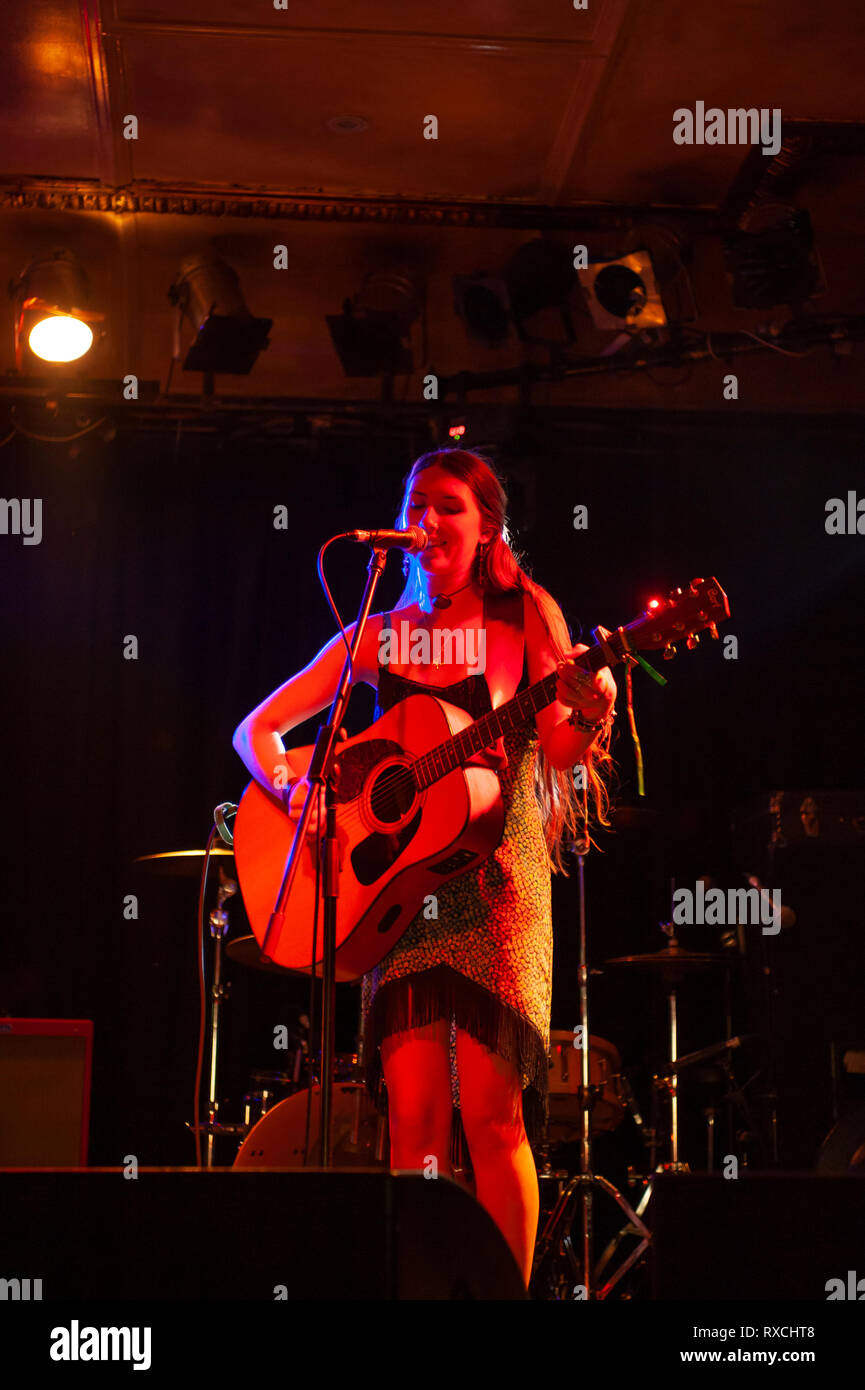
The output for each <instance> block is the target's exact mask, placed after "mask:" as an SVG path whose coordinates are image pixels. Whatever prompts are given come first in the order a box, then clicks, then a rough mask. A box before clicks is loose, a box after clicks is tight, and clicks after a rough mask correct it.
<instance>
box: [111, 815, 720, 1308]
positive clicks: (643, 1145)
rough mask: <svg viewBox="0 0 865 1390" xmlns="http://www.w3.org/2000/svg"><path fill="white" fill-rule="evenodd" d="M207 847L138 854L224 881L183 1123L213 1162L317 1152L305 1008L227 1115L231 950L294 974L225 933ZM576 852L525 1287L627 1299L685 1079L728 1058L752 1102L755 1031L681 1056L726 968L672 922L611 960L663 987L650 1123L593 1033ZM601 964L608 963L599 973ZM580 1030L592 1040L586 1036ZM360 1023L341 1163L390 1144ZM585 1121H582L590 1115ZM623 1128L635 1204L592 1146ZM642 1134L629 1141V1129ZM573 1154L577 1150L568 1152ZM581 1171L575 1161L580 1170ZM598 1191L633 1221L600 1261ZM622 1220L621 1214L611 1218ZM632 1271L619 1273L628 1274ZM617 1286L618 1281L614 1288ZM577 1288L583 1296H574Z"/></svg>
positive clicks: (350, 1066)
mask: <svg viewBox="0 0 865 1390" xmlns="http://www.w3.org/2000/svg"><path fill="white" fill-rule="evenodd" d="M212 838H213V837H211V842H210V843H209V844H208V847H207V849H206V850H188V851H181V852H177V853H164V854H156V855H146V856H142V857H141V858H140V859H138V860H137V861H136V862H137V863H139V864H141V865H142V867H144V868H145V869H147V870H149V871H152V872H157V873H161V874H171V875H181V876H190V877H191V876H196V877H200V876H201V873H202V867H203V864H204V861H205V860H206V859H208V858H211V859H212V858H215V859H216V860H217V862H218V865H219V879H220V887H219V891H218V895H217V904H216V907H215V908H214V909H213V911H212V912H211V914H210V917H209V926H210V934H211V937H212V940H213V950H212V968H211V971H210V980H211V986H210V1004H211V1018H210V1023H211V1027H210V1087H209V1096H208V1106H207V1119H206V1120H205V1121H204V1122H203V1123H200V1124H199V1123H198V1122H197V1117H196V1124H193V1123H192V1122H189V1121H187V1128H189V1129H191V1130H196V1129H197V1130H198V1131H200V1132H203V1133H204V1134H205V1135H206V1136H207V1147H206V1159H205V1166H207V1167H212V1166H213V1165H214V1144H215V1141H216V1140H218V1139H225V1140H230V1141H231V1145H232V1147H234V1146H235V1145H236V1154H235V1156H234V1158H233V1162H232V1166H234V1167H237V1168H253V1167H259V1168H283V1167H284V1168H295V1167H304V1166H307V1165H308V1164H310V1163H312V1164H315V1163H316V1162H317V1154H318V1143H319V1135H320V1127H321V1077H320V1075H319V1074H318V1068H317V1055H318V1054H317V1052H316V1049H315V1047H314V1046H311V1041H312V1039H311V1030H310V1025H309V1019H308V1017H307V1016H306V1015H305V1014H299V1015H298V1018H297V1025H296V1029H295V1031H294V1033H293V1034H292V1035H291V1037H290V1039H289V1041H290V1043H291V1044H292V1046H291V1047H290V1048H289V1049H288V1050H287V1052H286V1067H285V1069H284V1070H278V1071H275V1070H269V1071H261V1070H259V1071H253V1072H251V1073H250V1077H249V1089H248V1091H247V1092H246V1094H245V1095H244V1096H243V1118H242V1120H236V1121H233V1122H231V1121H225V1120H224V1119H223V1118H222V1117H221V1114H220V1102H219V1100H218V1098H217V1097H218V1086H217V1074H218V1067H219V1035H220V1021H221V1011H222V1008H223V1007H224V1005H225V1003H226V1000H227V998H228V997H229V991H230V982H229V984H225V983H224V982H223V964H224V960H223V956H225V957H227V959H228V960H229V961H230V962H231V963H232V964H234V965H236V966H239V967H241V968H242V969H245V970H254V971H264V972H267V973H271V974H273V973H275V974H278V975H282V976H286V977H293V978H294V979H297V976H296V975H295V974H294V972H292V971H288V970H284V969H283V968H282V967H281V966H278V965H274V964H273V963H272V962H270V961H268V960H266V959H265V958H264V957H262V955H261V952H260V950H259V946H258V942H257V940H256V938H255V937H254V936H241V937H238V938H236V939H234V940H232V941H228V942H227V943H226V942H225V937H226V935H227V930H228V912H227V908H226V904H227V903H228V901H229V900H230V898H231V897H232V896H233V895H234V894H235V893H236V892H237V883H236V881H235V880H234V879H233V878H232V877H230V875H229V873H227V872H226V868H228V869H231V868H232V867H233V856H232V854H231V850H230V849H229V848H226V847H223V846H219V845H217V846H215V847H213V846H212ZM571 848H572V850H573V851H574V852H575V853H576V858H577V864H578V876H579V885H580V914H579V915H580V924H579V925H580V966H579V970H580V999H581V1024H580V1025H579V1028H575V1029H571V1030H570V1031H567V1030H565V1031H562V1030H553V1031H551V1033H550V1046H549V1054H548V1055H549V1087H548V1091H549V1115H548V1123H547V1126H546V1133H545V1135H544V1138H543V1140H542V1141H541V1142H540V1143H538V1144H536V1145H535V1146H534V1152H535V1159H536V1163H537V1168H538V1178H539V1185H540V1191H541V1223H540V1226H539V1233H538V1239H537V1244H536V1249H535V1261H534V1270H533V1274H532V1283H531V1286H530V1289H531V1292H532V1293H533V1296H535V1297H539V1298H545V1299H563V1298H573V1297H578V1298H579V1297H582V1298H587V1297H589V1298H606V1297H609V1296H610V1295H611V1293H612V1292H613V1290H614V1289H615V1290H616V1296H618V1297H625V1298H628V1297H631V1296H632V1294H631V1292H630V1291H629V1290H630V1282H629V1280H627V1279H626V1276H627V1275H629V1274H631V1273H632V1272H637V1271H639V1270H641V1269H642V1268H643V1267H644V1265H645V1253H646V1250H647V1248H648V1246H649V1243H650V1241H651V1231H650V1229H649V1227H648V1226H647V1225H646V1223H645V1221H644V1220H643V1217H644V1215H645V1213H646V1209H647V1206H648V1204H649V1202H650V1199H651V1193H652V1183H653V1180H654V1177H655V1175H656V1174H657V1173H661V1172H688V1171H689V1166H688V1165H687V1164H683V1163H681V1162H680V1161H679V1118H678V1080H679V1078H680V1077H681V1076H682V1075H683V1073H685V1072H687V1071H689V1070H690V1069H692V1068H700V1067H704V1066H705V1065H706V1064H707V1063H710V1062H711V1063H714V1064H715V1066H716V1067H718V1066H719V1065H720V1067H721V1069H722V1071H723V1072H724V1074H725V1077H726V1081H727V1094H726V1095H725V1096H724V1098H723V1099H724V1100H725V1101H726V1102H727V1103H728V1104H731V1105H734V1106H735V1105H736V1104H740V1105H741V1106H742V1107H743V1109H746V1107H745V1105H744V1099H743V1097H742V1093H741V1091H737V1090H736V1087H735V1083H734V1079H733V1075H732V1066H731V1056H732V1054H733V1052H734V1051H735V1050H736V1049H737V1048H739V1047H740V1046H741V1045H742V1044H743V1042H745V1041H747V1039H745V1038H742V1037H727V1038H726V1039H724V1040H722V1041H719V1042H717V1043H716V1044H713V1045H712V1046H710V1047H707V1048H702V1049H700V1051H699V1052H694V1053H691V1054H689V1055H686V1056H679V1055H678V1051H677V998H678V994H679V991H680V990H681V989H682V987H683V985H685V984H686V983H687V982H688V981H689V980H690V979H691V978H692V976H694V975H696V974H698V973H700V972H703V971H707V970H726V971H729V970H730V969H731V966H732V961H731V958H730V956H729V954H723V953H720V952H697V951H690V950H684V949H683V948H682V947H681V946H680V945H679V944H678V942H677V941H676V939H675V937H674V935H673V932H674V928H673V926H672V925H671V924H669V923H667V924H663V923H662V924H661V926H662V927H663V930H664V931H665V933H666V935H667V937H668V938H669V939H668V940H667V944H666V945H665V946H664V948H663V949H662V950H658V951H655V952H650V953H647V954H642V955H629V956H621V957H616V958H613V959H610V960H608V961H606V962H605V965H606V966H607V967H609V968H610V969H614V970H620V969H621V970H626V971H630V972H640V973H641V974H642V975H643V976H645V975H648V976H649V978H650V979H651V980H652V981H653V982H654V983H655V984H657V985H659V986H662V987H663V990H664V992H665V994H666V999H667V1037H668V1047H667V1057H666V1058H665V1059H664V1061H663V1063H662V1064H660V1065H659V1066H657V1067H656V1068H655V1069H654V1072H653V1074H652V1076H651V1108H650V1116H651V1123H650V1124H648V1125H647V1124H646V1123H645V1122H644V1120H643V1116H642V1115H641V1113H640V1109H639V1106H638V1103H637V1099H636V1097H635V1095H634V1092H633V1090H632V1088H631V1084H630V1081H629V1078H628V1075H627V1073H626V1070H625V1068H624V1067H623V1065H622V1060H621V1056H620V1054H619V1051H618V1049H617V1048H616V1046H615V1045H614V1044H613V1043H612V1042H610V1041H608V1040H607V1039H606V1038H602V1037H599V1036H597V1035H596V1034H593V1033H590V1032H589V1025H588V992H587V982H588V975H589V971H588V967H587V962H586V942H585V906H584V884H583V869H584V863H583V859H584V853H581V852H580V851H581V850H583V851H585V849H586V845H585V842H583V843H582V844H579V843H578V844H574V845H572V847H571ZM593 973H601V972H593ZM581 1039H587V1040H588V1046H581V1045H580V1043H581ZM362 1056H363V1019H362V1015H360V1014H359V1020H358V1050H357V1051H355V1052H351V1053H343V1054H337V1055H336V1058H335V1065H334V1074H333V1089H332V1097H333V1099H332V1122H331V1123H332V1146H333V1162H334V1164H335V1166H338V1167H360V1168H369V1167H377V1166H380V1167H387V1166H388V1163H389V1144H388V1135H387V1122H386V1120H385V1118H384V1117H383V1116H382V1115H381V1114H379V1113H378V1111H377V1110H376V1108H375V1106H374V1103H373V1101H372V1100H371V1098H370V1097H369V1095H368V1093H367V1091H366V1088H365V1085H364V1082H363V1079H362V1077H363V1066H362ZM703 1114H704V1116H705V1120H706V1171H709V1172H711V1171H713V1166H714V1124H715V1119H716V1116H717V1114H718V1107H717V1106H715V1105H709V1106H707V1107H706V1108H705V1109H704V1111H703ZM587 1120H588V1124H587ZM623 1127H624V1128H629V1130H630V1135H631V1147H632V1150H633V1149H634V1148H636V1149H637V1150H638V1151H639V1152H641V1153H642V1155H643V1159H642V1162H640V1163H639V1164H638V1167H639V1169H641V1170H642V1171H637V1169H636V1168H635V1167H634V1166H632V1165H631V1164H629V1165H628V1167H627V1170H626V1171H627V1179H626V1182H627V1186H628V1187H630V1188H632V1189H635V1193H636V1195H635V1199H634V1200H635V1202H636V1205H635V1206H632V1205H631V1204H630V1203H629V1202H628V1200H627V1199H626V1197H625V1196H624V1195H623V1194H622V1192H621V1191H620V1190H619V1189H618V1188H617V1187H616V1186H615V1185H614V1184H613V1183H612V1182H610V1181H609V1180H608V1179H607V1178H606V1177H603V1176H601V1175H600V1174H596V1173H595V1172H594V1171H593V1169H592V1143H593V1141H595V1140H604V1139H609V1138H610V1137H611V1136H613V1135H614V1134H616V1133H617V1132H619V1131H621V1130H622V1129H623ZM635 1135H636V1136H637V1137H636V1143H635V1142H634V1136H635ZM575 1151H577V1152H578V1154H579V1158H578V1159H576V1160H575V1159H574V1157H573V1155H574V1153H575ZM575 1170H576V1171H575ZM455 1178H456V1180H457V1181H458V1182H460V1183H461V1184H462V1185H463V1186H465V1187H467V1189H468V1190H470V1191H471V1190H473V1189H472V1174H471V1169H470V1156H466V1167H465V1169H460V1168H457V1169H456V1170H455ZM593 1193H594V1194H599V1195H601V1196H603V1197H604V1198H605V1199H609V1200H610V1201H612V1202H613V1203H615V1204H616V1205H617V1206H618V1207H619V1209H620V1211H621V1213H623V1214H624V1217H625V1220H624V1223H623V1224H621V1226H620V1229H619V1230H618V1231H617V1232H614V1234H613V1237H612V1239H611V1240H610V1242H609V1244H608V1245H607V1247H606V1249H605V1250H604V1252H603V1254H602V1255H601V1257H600V1259H599V1260H597V1261H595V1256H594V1247H595V1237H594V1236H593V1217H592V1197H593ZM579 1210H581V1212H582V1251H581V1252H579V1251H578V1248H577V1247H578V1246H579V1244H580V1242H579V1241H578V1240H577V1241H575V1240H574V1238H573V1228H574V1225H575V1223H576V1219H577V1214H578V1211H579ZM616 1224H618V1222H617V1223H616ZM629 1240H633V1241H636V1245H635V1247H634V1248H632V1249H631V1250H630V1252H629V1253H627V1254H626V1255H623V1256H622V1257H620V1260H619V1263H618V1265H617V1266H616V1267H615V1268H614V1269H613V1270H612V1272H611V1262H612V1261H613V1260H614V1258H615V1256H616V1255H617V1253H618V1252H619V1250H620V1247H621V1246H623V1244H624V1243H625V1242H626V1241H629ZM622 1281H624V1282H622ZM617 1286H618V1287H617ZM575 1290H576V1292H575Z"/></svg>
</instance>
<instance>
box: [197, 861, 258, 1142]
mask: <svg viewBox="0 0 865 1390" xmlns="http://www.w3.org/2000/svg"><path fill="white" fill-rule="evenodd" d="M236 892H237V884H236V882H235V880H234V879H233V878H229V877H228V875H227V874H226V872H225V870H224V869H223V867H222V865H221V864H220V866H219V891H218V893H217V895H216V907H215V908H214V909H213V911H212V912H211V914H210V917H209V918H208V921H209V923H210V935H211V936H212V937H213V983H212V985H211V987H210V1088H209V1091H208V1103H207V1121H206V1123H205V1124H203V1125H202V1126H201V1128H202V1129H203V1130H204V1131H205V1133H206V1134H207V1155H206V1158H205V1161H204V1166H205V1167H206V1168H212V1167H213V1141H214V1138H215V1137H216V1136H217V1135H221V1134H241V1135H243V1134H246V1131H247V1128H248V1126H247V1125H231V1124H221V1123H220V1121H219V1101H218V1100H217V1099H216V1072H217V1061H218V1057H219V1025H220V1020H221V1014H222V1005H223V1003H224V1002H227V1001H228V996H229V994H230V992H231V981H230V980H229V981H227V982H226V983H225V984H223V982H222V946H223V939H224V937H225V933H226V932H227V930H228V912H227V910H226V908H225V903H226V902H227V901H228V899H229V898H233V897H234V895H235V893H236ZM186 1128H187V1129H193V1128H194V1126H193V1125H192V1124H191V1123H190V1121H189V1120H187V1121H186Z"/></svg>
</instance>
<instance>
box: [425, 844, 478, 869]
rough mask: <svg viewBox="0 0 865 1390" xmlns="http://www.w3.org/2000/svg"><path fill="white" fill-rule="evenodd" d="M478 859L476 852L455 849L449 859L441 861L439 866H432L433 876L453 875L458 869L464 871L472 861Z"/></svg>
mask: <svg viewBox="0 0 865 1390" xmlns="http://www.w3.org/2000/svg"><path fill="white" fill-rule="evenodd" d="M474 859H477V855H476V854H475V852H474V850H471V849H455V850H454V852H453V854H449V855H448V857H447V859H440V860H439V862H438V863H437V864H430V865H429V871H430V873H431V874H452V873H456V871H457V869H464V868H465V867H466V866H467V865H468V864H471V862H472V860H474Z"/></svg>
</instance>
